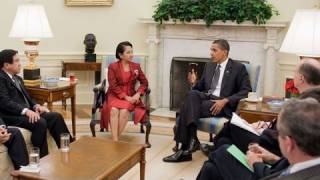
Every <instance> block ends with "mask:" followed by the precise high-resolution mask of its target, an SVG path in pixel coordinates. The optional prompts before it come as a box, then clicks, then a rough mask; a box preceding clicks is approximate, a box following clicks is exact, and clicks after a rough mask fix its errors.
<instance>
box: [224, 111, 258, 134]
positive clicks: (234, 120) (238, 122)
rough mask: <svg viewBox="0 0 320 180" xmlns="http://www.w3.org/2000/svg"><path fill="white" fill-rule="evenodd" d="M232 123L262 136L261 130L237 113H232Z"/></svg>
mask: <svg viewBox="0 0 320 180" xmlns="http://www.w3.org/2000/svg"><path fill="white" fill-rule="evenodd" d="M230 123H231V124H233V125H236V126H238V127H240V128H242V129H244V130H247V131H249V132H251V133H253V134H255V135H257V136H260V133H259V132H257V131H256V130H255V129H254V128H253V127H252V126H251V125H250V124H249V123H248V122H247V121H246V120H244V119H242V118H241V117H239V116H238V115H237V114H236V113H232V118H231V121H230Z"/></svg>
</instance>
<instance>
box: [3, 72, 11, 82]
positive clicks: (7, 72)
mask: <svg viewBox="0 0 320 180" xmlns="http://www.w3.org/2000/svg"><path fill="white" fill-rule="evenodd" d="M4 72H5V73H7V75H8V76H9V77H10V79H12V78H13V75H12V74H10V73H8V72H7V71H4ZM12 80H13V79H12Z"/></svg>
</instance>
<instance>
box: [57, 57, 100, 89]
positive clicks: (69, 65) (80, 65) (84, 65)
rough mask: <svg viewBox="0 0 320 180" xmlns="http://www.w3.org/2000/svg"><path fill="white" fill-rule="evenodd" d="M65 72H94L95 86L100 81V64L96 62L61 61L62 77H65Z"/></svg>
mask: <svg viewBox="0 0 320 180" xmlns="http://www.w3.org/2000/svg"><path fill="white" fill-rule="evenodd" d="M67 71H94V72H95V84H99V83H100V81H101V63H98V62H64V61H62V77H66V75H67V74H66V73H67Z"/></svg>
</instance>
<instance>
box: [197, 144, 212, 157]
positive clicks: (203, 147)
mask: <svg viewBox="0 0 320 180" xmlns="http://www.w3.org/2000/svg"><path fill="white" fill-rule="evenodd" d="M200 149H201V151H202V152H203V154H204V155H206V156H208V155H209V153H210V152H211V151H213V146H212V145H209V144H204V143H203V144H201V145H200Z"/></svg>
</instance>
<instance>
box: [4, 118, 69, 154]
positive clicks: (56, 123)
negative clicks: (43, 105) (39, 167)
mask: <svg viewBox="0 0 320 180" xmlns="http://www.w3.org/2000/svg"><path fill="white" fill-rule="evenodd" d="M40 117H41V118H40V120H39V121H37V122H36V123H30V122H29V119H28V117H27V116H3V117H2V118H3V121H4V122H5V123H6V124H7V125H8V126H18V127H21V128H25V129H28V130H30V131H31V132H32V135H31V142H32V144H33V146H35V147H39V148H40V157H43V156H45V155H47V154H48V143H47V129H48V130H49V132H50V134H51V136H52V137H53V139H54V140H55V142H56V144H57V146H58V147H59V148H60V134H61V133H69V130H68V128H67V126H66V123H65V122H64V119H63V117H62V116H61V114H59V113H56V112H49V113H43V114H41V116H40Z"/></svg>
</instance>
